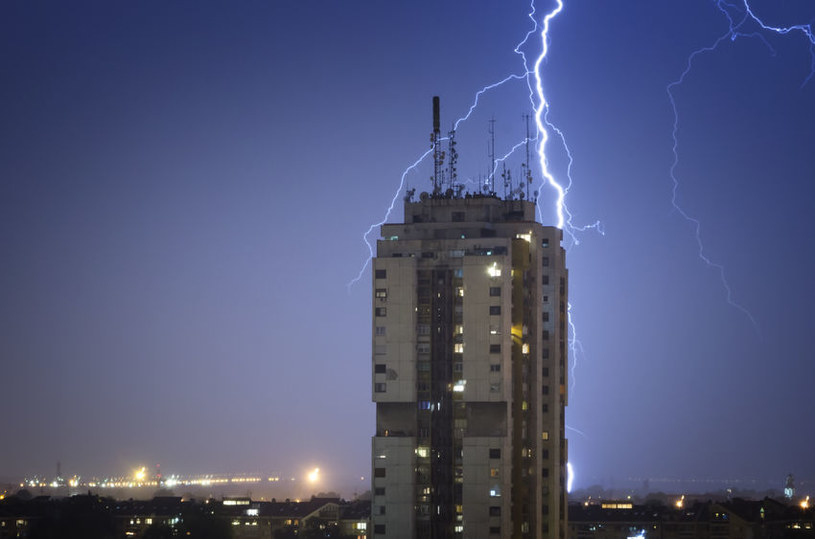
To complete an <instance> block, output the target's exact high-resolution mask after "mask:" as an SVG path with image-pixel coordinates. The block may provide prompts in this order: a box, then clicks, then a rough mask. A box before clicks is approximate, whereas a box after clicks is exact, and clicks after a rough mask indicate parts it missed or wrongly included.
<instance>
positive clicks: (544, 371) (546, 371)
mask: <svg viewBox="0 0 815 539" xmlns="http://www.w3.org/2000/svg"><path fill="white" fill-rule="evenodd" d="M542 374H543V376H549V367H544V368H543V369H542Z"/></svg>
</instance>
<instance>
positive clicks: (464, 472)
mask: <svg viewBox="0 0 815 539" xmlns="http://www.w3.org/2000/svg"><path fill="white" fill-rule="evenodd" d="M434 123H435V124H436V125H434V129H435V130H436V140H437V141H438V128H437V125H438V119H437V118H435V122H434ZM451 153H452V152H451ZM436 168H437V170H438V168H439V167H438V163H437V167H436ZM434 192H435V194H428V193H422V195H421V196H420V200H418V201H413V200H412V195H409V196H408V197H406V200H405V204H404V216H405V218H404V223H399V224H385V225H383V226H382V229H381V233H382V239H381V240H380V241H379V242H378V243H377V254H376V258H374V260H373V290H372V293H373V305H372V311H373V312H372V315H373V327H372V333H373V338H372V340H373V361H372V367H371V368H372V393H373V401H374V402H375V403H376V434H375V436H374V437H373V451H372V461H373V462H372V469H373V470H372V472H373V473H372V502H371V504H372V509H371V512H372V515H371V520H372V524H373V530H372V531H373V536H374V537H388V538H411V539H412V538H436V537H438V538H441V537H467V538H479V537H484V538H493V537H529V538H548V537H556V538H559V537H565V534H566V531H567V530H566V522H567V515H566V488H565V485H566V473H567V472H566V460H567V445H566V437H565V431H564V428H565V426H564V412H565V407H566V404H567V364H568V363H567V331H568V327H567V326H568V321H567V309H568V299H567V298H568V273H567V270H566V265H565V255H564V250H563V249H562V248H561V246H560V243H561V240H562V232H561V230H560V229H558V228H555V227H546V226H543V225H541V224H540V223H538V222H536V220H535V204H534V203H532V202H530V201H528V200H522V198H524V197H523V195H520V196H516V197H515V198H512V197H510V198H507V199H502V198H499V197H498V196H496V195H495V193H488V194H476V195H462V194H461V189H454V188H450V189H446V190H445V189H441V188H437V189H435V190H434Z"/></svg>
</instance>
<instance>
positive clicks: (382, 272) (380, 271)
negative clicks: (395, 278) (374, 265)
mask: <svg viewBox="0 0 815 539" xmlns="http://www.w3.org/2000/svg"><path fill="white" fill-rule="evenodd" d="M387 276H388V270H383V269H378V270H376V271H375V272H374V278H375V279H385V278H386V277H387Z"/></svg>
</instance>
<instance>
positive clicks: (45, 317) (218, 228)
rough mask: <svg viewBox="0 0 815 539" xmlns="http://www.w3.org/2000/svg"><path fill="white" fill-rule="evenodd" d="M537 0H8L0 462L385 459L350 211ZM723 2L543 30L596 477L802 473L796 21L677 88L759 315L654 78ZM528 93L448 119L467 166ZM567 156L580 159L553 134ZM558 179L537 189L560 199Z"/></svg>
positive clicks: (807, 245)
mask: <svg viewBox="0 0 815 539" xmlns="http://www.w3.org/2000/svg"><path fill="white" fill-rule="evenodd" d="M753 6H754V8H755V10H756V11H757V12H759V13H761V15H762V16H764V17H766V18H767V21H768V22H769V23H771V24H778V25H788V24H793V23H801V22H808V21H810V20H813V18H815V6H812V5H811V2H805V1H798V2H794V1H792V0H788V1H785V2H780V3H779V2H776V1H770V0H764V1H762V2H757V1H754V2H753ZM551 7H552V4H551V3H546V2H544V3H542V4H541V5H540V6H539V12H542V11H544V10H549V9H551ZM528 8H529V4H528V3H527V2H526V1H525V0H522V1H512V2H487V1H485V0H478V1H475V2H463V1H458V0H456V1H448V2H430V1H425V0H420V1H417V2H409V3H408V2H404V3H399V4H394V3H390V2H387V3H386V2H375V1H372V0H360V1H353V2H328V1H323V0H317V1H314V2H302V1H301V2H295V1H294V0H281V1H275V2H260V1H247V2H240V3H233V2H222V3H215V2H209V1H205V2H191V1H177V2H158V1H145V2H136V3H121V2H118V3H110V2H103V1H98V2H86V1H81V2H71V3H64V2H48V1H42V2H4V3H3V4H2V6H0V72H1V73H2V84H0V369H1V370H0V395H2V400H3V403H4V413H3V414H2V419H0V432H2V433H3V435H2V440H3V441H2V443H0V476H12V477H13V476H18V475H23V474H33V473H37V472H47V473H51V471H52V470H53V469H54V466H55V462H56V461H57V460H61V461H62V469H63V471H64V472H65V473H69V474H73V473H79V474H82V475H86V476H87V475H91V474H114V473H126V472H127V471H129V470H130V469H132V468H133V467H134V466H136V465H139V464H146V465H148V466H150V465H153V464H155V463H161V465H162V469H163V470H165V471H167V472H180V473H204V472H227V471H235V472H238V471H258V472H260V473H266V472H280V473H283V474H286V475H288V474H297V475H300V474H302V472H303V471H304V470H305V469H306V468H308V467H310V466H320V468H321V469H323V470H324V472H325V474H326V477H327V480H329V481H334V482H336V484H340V483H342V482H346V483H347V481H349V480H350V479H349V478H354V477H355V478H356V479H357V480H358V479H359V476H367V475H368V470H369V466H370V464H369V458H370V436H371V435H372V434H373V431H374V414H373V412H374V407H373V405H372V404H371V402H370V339H371V337H370V277H369V275H368V272H367V271H366V272H365V273H364V278H363V279H362V280H361V281H360V282H359V283H358V284H356V285H355V286H353V287H351V289H350V292H349V290H348V289H347V288H346V283H347V282H348V281H350V280H351V279H352V278H353V277H354V276H355V275H356V274H357V273H358V272H359V270H360V268H361V267H362V265H363V264H364V263H365V259H366V256H367V247H366V245H365V244H364V243H363V241H362V234H363V233H364V232H365V230H366V229H367V228H368V227H369V226H370V225H371V224H372V223H376V222H378V221H380V220H381V219H382V218H383V216H384V215H385V211H386V209H387V207H388V205H389V204H390V201H391V198H392V197H393V195H394V193H395V192H396V190H397V187H398V185H399V180H400V176H401V174H402V172H403V171H404V169H405V168H406V167H407V166H408V165H410V164H411V163H413V162H414V161H415V160H416V159H417V158H418V157H419V156H420V155H421V154H422V153H423V152H424V151H425V150H426V149H427V148H428V134H429V132H430V130H431V121H430V120H431V114H430V113H431V109H430V104H431V97H432V96H433V95H439V96H441V105H442V123H443V126H446V127H444V129H447V127H449V126H450V125H451V124H452V122H453V121H454V120H455V119H457V118H459V117H461V116H463V115H464V114H465V113H466V112H467V110H468V108H469V107H470V105H471V104H472V102H473V98H474V96H475V92H476V91H478V90H479V89H480V88H481V87H483V86H485V85H487V84H490V83H493V82H496V81H498V80H501V79H503V78H504V77H506V76H507V75H509V74H511V73H521V72H522V66H521V64H520V59H519V57H518V56H517V55H516V54H515V53H514V52H513V49H514V47H515V45H516V44H517V43H518V42H519V41H520V40H521V39H522V38H523V36H524V35H525V34H526V32H527V31H529V30H530V29H531V23H530V21H529V19H528V18H527V16H526V14H527V11H528ZM807 9H808V10H809V11H808V12H806V10H807ZM727 28H728V23H727V19H726V18H725V17H724V16H723V14H722V13H721V12H720V11H719V10H717V9H716V6H715V3H714V2H712V1H710V0H693V1H687V0H674V1H666V2H637V3H620V2H590V1H588V0H572V1H567V3H566V7H565V10H564V12H563V13H562V14H561V16H560V17H559V18H557V19H555V20H554V21H553V23H552V28H551V48H550V53H549V58H548V60H547V62H546V63H545V64H544V68H543V75H544V84H545V88H546V94H547V97H548V99H549V101H550V104H551V109H550V119H551V120H552V121H553V122H554V123H555V124H556V125H557V126H558V127H559V128H560V129H562V130H563V133H564V134H565V136H566V137H567V140H568V143H569V145H570V148H571V152H572V155H573V157H574V165H573V167H572V176H573V180H574V184H573V187H572V189H571V191H570V192H569V196H568V199H567V202H568V204H569V207H570V209H571V210H572V213H573V214H574V215H575V218H574V222H575V224H578V225H579V224H589V223H592V222H594V221H595V220H598V219H599V220H600V221H601V222H602V223H603V227H604V230H605V235H600V234H598V233H596V232H587V233H584V234H581V235H579V236H578V239H579V240H580V243H579V245H575V244H574V243H573V242H569V244H568V247H569V254H568V265H569V267H570V275H571V286H570V291H571V302H572V313H573V321H574V322H575V323H576V325H577V333H578V337H579V339H580V341H581V343H582V350H583V352H582V353H579V354H578V355H577V356H576V359H577V365H576V366H575V371H574V377H573V382H574V387H573V388H572V391H571V395H570V406H569V408H568V411H567V423H568V424H569V426H570V427H572V428H574V429H578V430H579V431H580V432H582V433H583V434H582V435H581V434H578V433H576V432H573V431H570V433H569V436H570V453H571V461H572V463H573V464H574V466H575V468H576V470H577V478H576V485H577V486H587V485H590V484H593V483H598V482H605V483H610V482H617V483H618V484H619V483H621V482H623V481H625V480H627V479H628V478H646V477H651V478H664V477H683V478H688V477H693V478H699V479H735V478H740V479H743V478H755V479H759V480H775V481H776V483H777V486H778V487H781V486H782V481H783V477H784V475H785V474H786V473H788V472H792V473H794V474H795V475H796V477H797V478H800V480H804V481H810V482H815V461H814V460H813V459H812V457H811V455H812V446H813V443H815V435H814V434H813V431H812V428H811V423H812V417H813V413H815V404H814V403H813V397H812V393H813V392H812V384H813V380H815V362H813V352H812V345H811V338H812V333H813V330H815V327H814V326H813V321H812V320H813V317H812V308H811V304H812V302H813V300H815V293H814V292H815V289H814V288H813V278H812V275H813V274H814V273H815V254H814V253H813V247H812V243H813V232H812V227H811V225H810V223H809V221H810V217H811V215H812V211H811V208H812V207H813V203H815V188H814V187H813V179H815V152H813V151H812V141H813V140H815V124H813V121H812V120H813V118H815V81H811V82H809V83H808V84H804V85H803V86H802V83H804V82H805V80H806V79H807V76H808V75H809V70H810V65H811V57H810V48H809V42H808V41H807V40H806V39H805V38H804V37H803V36H802V34H800V33H793V34H790V35H788V36H784V37H779V36H775V35H772V34H768V33H765V36H766V42H762V40H760V39H757V38H742V39H737V40H735V41H732V42H731V41H729V40H725V41H724V42H723V43H722V44H721V45H720V47H719V48H718V49H717V50H716V51H713V52H709V53H705V54H701V55H699V56H697V57H696V59H695V61H694V64H693V68H692V70H691V71H690V73H689V74H688V76H687V78H686V79H685V82H684V83H683V84H682V85H681V86H679V87H677V88H676V89H675V90H674V96H675V97H676V104H677V109H678V111H679V118H680V121H679V131H678V141H679V146H678V148H679V163H678V166H677V167H676V174H677V177H678V179H679V181H680V187H679V189H678V194H677V199H678V202H679V203H680V204H681V205H682V207H683V208H684V210H685V211H686V212H687V213H688V214H690V215H692V216H694V217H696V218H698V219H699V220H700V221H701V223H702V229H701V230H702V238H703V241H704V244H705V254H706V255H707V256H708V257H709V258H710V259H711V260H713V261H714V262H716V263H719V264H722V265H724V266H725V268H726V275H727V278H728V280H729V284H730V287H731V289H732V296H733V299H734V300H735V301H736V302H738V303H739V304H740V305H742V306H744V308H746V309H747V310H748V311H749V312H750V313H751V314H752V316H753V317H754V318H755V321H756V323H757V326H758V331H757V330H756V329H755V328H754V326H753V325H752V324H751V322H750V320H749V319H748V317H747V316H746V315H745V314H744V313H742V312H741V311H740V310H738V309H737V308H734V307H732V306H730V305H728V303H727V300H726V293H725V290H724V288H723V286H722V283H721V281H720V279H719V274H718V272H717V271H716V270H715V269H711V268H710V267H708V266H707V265H706V264H705V263H704V262H703V261H702V260H700V258H699V257H698V256H697V246H696V240H695V236H694V228H693V226H692V225H691V224H690V223H689V222H687V221H686V220H684V219H683V218H682V216H681V215H680V214H679V212H677V211H676V210H675V209H674V208H673V207H672V205H671V189H672V182H671V178H670V169H671V164H672V162H673V155H672V152H671V147H672V139H671V129H672V125H673V113H672V110H671V107H670V102H669V100H668V94H667V93H666V85H667V84H668V83H670V82H671V81H674V80H676V79H677V78H678V77H679V75H680V74H681V73H682V71H683V70H684V69H685V66H686V63H687V58H688V55H689V54H690V53H691V52H692V51H694V50H696V49H698V48H700V47H705V46H708V45H711V44H713V43H714V42H715V40H716V39H717V38H718V37H719V36H721V35H722V34H724V33H725V32H726V31H727ZM745 30H746V31H747V30H749V31H753V30H754V27H748V28H746V29H745ZM533 37H534V36H533ZM539 48H540V42H539V41H538V40H537V39H533V41H531V42H530V43H529V45H528V47H527V48H526V49H525V50H526V52H527V53H529V54H533V53H536V52H537V51H538V50H539ZM530 112H531V108H530V104H529V101H528V99H527V91H526V87H525V85H524V84H523V83H518V82H516V83H513V84H510V85H507V86H504V87H502V88H501V89H500V90H497V91H493V92H490V93H487V94H485V95H484V96H483V97H482V99H481V101H480V107H479V109H478V110H477V111H476V113H475V114H474V115H473V116H472V117H470V119H469V120H468V121H467V122H465V123H462V124H461V126H460V128H459V132H458V142H459V150H460V153H461V158H460V160H459V173H460V177H461V178H462V179H467V178H469V179H473V180H475V181H477V180H478V178H479V177H483V176H484V175H485V174H486V173H487V172H488V165H489V160H488V155H487V140H488V135H487V128H488V122H489V120H490V119H491V118H495V120H496V146H497V150H498V152H497V153H499V154H502V153H503V152H504V151H506V149H507V148H509V147H510V146H512V145H513V144H514V143H516V142H518V141H519V140H521V139H522V138H523V136H524V124H523V115H524V114H528V113H530ZM548 157H549V160H550V164H551V168H552V171H553V172H554V173H555V175H556V176H557V177H558V179H560V180H561V181H564V180H565V173H566V165H567V160H566V156H565V153H564V151H563V148H562V146H561V145H559V144H556V141H554V140H553V142H552V144H550V146H549V152H548ZM518 163H519V161H517V160H515V161H514V162H513V165H512V166H513V167H515V169H514V170H513V174H516V175H518V176H520V170H519V169H518V168H517V165H518ZM538 172H539V171H537V169H536V177H537V178H540V175H539V174H538ZM429 174H430V171H429V169H428V168H427V167H420V169H419V170H418V171H416V172H415V173H413V174H410V175H409V176H408V177H407V181H408V185H409V186H410V187H416V188H417V190H418V191H421V190H425V189H428V188H429V186H430V182H429V180H428V178H429ZM552 201H553V192H552V191H551V190H546V189H544V190H543V191H542V197H541V203H542V206H541V209H542V211H543V215H544V223H545V224H552V219H553V211H552V208H553V202H552ZM391 220H401V208H397V211H396V212H395V213H394V214H392V215H391ZM573 359H575V356H573ZM814 494H815V492H814Z"/></svg>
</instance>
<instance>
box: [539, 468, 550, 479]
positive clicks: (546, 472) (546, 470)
mask: <svg viewBox="0 0 815 539" xmlns="http://www.w3.org/2000/svg"><path fill="white" fill-rule="evenodd" d="M541 477H549V468H541Z"/></svg>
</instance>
